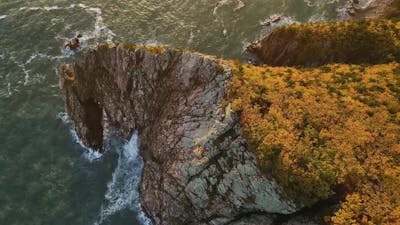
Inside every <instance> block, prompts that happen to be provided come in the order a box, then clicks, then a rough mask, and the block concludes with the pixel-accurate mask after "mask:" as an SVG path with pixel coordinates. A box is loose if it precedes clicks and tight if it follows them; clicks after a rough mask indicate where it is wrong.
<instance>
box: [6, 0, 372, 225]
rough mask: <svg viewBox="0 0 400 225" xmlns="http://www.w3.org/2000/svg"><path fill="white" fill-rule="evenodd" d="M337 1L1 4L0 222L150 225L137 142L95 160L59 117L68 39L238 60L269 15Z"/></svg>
mask: <svg viewBox="0 0 400 225" xmlns="http://www.w3.org/2000/svg"><path fill="white" fill-rule="evenodd" d="M343 2H344V1H339V0H338V1H336V0H309V1H306V0H304V1H303V0H241V1H240V0H221V1H217V0H162V1H160V0H148V1H145V0H101V1H94V0H71V1H66V0H0V224H2V225H3V224H4V225H17V224H18V225H28V224H29V225H64V224H65V225H71V224H73V225H96V224H98V225H100V224H108V225H136V224H150V221H149V220H148V219H147V218H146V216H145V215H144V213H143V212H142V210H141V206H140V203H139V193H138V185H139V183H140V174H141V169H142V167H143V162H142V160H141V158H140V156H139V155H138V149H137V145H136V140H137V135H134V136H133V137H132V138H131V140H121V139H119V138H117V137H110V140H109V141H108V143H107V151H106V153H105V154H104V155H100V154H98V153H95V152H92V151H91V150H90V149H87V148H85V147H84V146H82V145H81V144H80V141H79V140H78V139H77V138H76V135H75V133H74V132H73V131H72V124H71V122H70V121H69V119H68V116H67V115H66V114H65V113H64V107H63V98H62V95H61V93H60V90H59V87H58V72H57V68H58V67H59V65H60V63H65V62H71V61H72V59H73V58H79V56H80V55H81V54H82V52H77V53H75V52H72V51H69V50H68V49H64V45H65V42H66V41H67V40H68V39H70V38H73V37H74V36H76V35H77V34H82V35H83V37H82V38H81V41H82V43H83V47H84V48H91V47H94V46H95V45H96V44H98V43H105V42H134V43H137V44H144V45H153V44H163V45H169V46H172V47H179V48H187V49H190V50H195V51H200V52H203V53H208V54H213V55H218V56H221V57H224V58H235V59H239V60H243V57H242V55H241V53H242V51H243V49H244V47H245V46H246V45H247V44H248V43H249V42H250V41H252V40H255V39H257V38H259V37H261V36H262V35H264V34H265V33H267V32H268V31H269V29H270V28H267V27H263V26H260V22H262V21H263V20H264V19H266V18H268V17H269V16H271V15H274V14H284V15H287V16H290V17H291V19H289V20H287V21H286V22H294V21H297V22H307V21H320V20H332V19H335V16H336V13H335V10H336V8H337V7H339V6H342V5H343V4H344V3H343ZM364 2H367V1H366V0H365V1H364Z"/></svg>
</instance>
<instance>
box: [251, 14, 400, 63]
mask: <svg viewBox="0 0 400 225" xmlns="http://www.w3.org/2000/svg"><path fill="white" fill-rule="evenodd" d="M399 27H400V23H396V22H392V21H391V20H358V21H347V22H344V23H339V22H329V23H307V24H293V25H289V26H282V27H278V28H276V29H275V30H274V31H273V33H272V34H271V35H270V36H267V37H266V38H264V39H263V40H261V42H260V43H259V44H256V45H253V46H251V47H250V48H249V49H250V51H252V52H254V53H255V54H256V55H257V56H258V57H259V58H260V59H261V61H262V62H263V63H266V64H268V65H275V66H293V65H300V66H320V65H323V64H327V63H352V64H362V63H368V64H377V63H388V62H391V61H393V60H399V59H400V50H399V46H400V30H399Z"/></svg>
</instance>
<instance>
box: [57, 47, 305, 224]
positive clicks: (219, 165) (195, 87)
mask: <svg viewBox="0 0 400 225" xmlns="http://www.w3.org/2000/svg"><path fill="white" fill-rule="evenodd" d="M66 72H67V76H66V77H65V76H64V75H65V74H64V75H62V76H61V78H60V79H61V83H62V84H63V85H62V88H63V92H64V93H65V100H66V103H65V104H66V110H67V112H68V114H69V116H70V117H71V119H72V120H73V122H74V127H75V130H76V131H77V134H78V136H79V137H80V138H81V139H82V141H83V142H84V143H85V144H86V145H88V146H90V147H92V148H95V149H98V150H100V151H101V148H102V146H103V141H104V138H105V137H104V133H105V132H104V130H105V129H107V126H111V127H113V129H115V130H116V131H117V132H118V134H119V135H120V136H122V137H124V138H129V137H130V136H131V135H132V133H133V132H134V131H138V133H139V149H140V153H141V155H142V157H143V159H144V162H145V166H144V169H143V176H142V183H141V187H140V193H141V202H142V205H143V207H144V209H145V211H146V212H147V213H148V215H149V216H150V217H151V219H152V220H153V222H154V224H229V223H232V224H271V223H272V222H273V220H274V218H276V216H275V215H279V214H283V215H284V214H291V213H294V212H296V211H297V210H298V207H297V206H296V205H295V204H294V203H293V202H292V201H290V200H288V199H285V198H283V197H282V194H281V192H282V191H281V188H280V187H279V186H278V185H277V183H276V182H275V181H274V179H273V178H272V177H270V176H267V175H266V174H265V173H262V172H261V171H260V169H259V166H258V164H257V158H256V156H255V155H254V153H252V152H249V151H248V147H247V142H246V140H245V139H244V138H243V137H242V136H241V126H240V124H239V117H238V115H237V114H236V113H235V112H233V111H232V109H231V107H230V104H229V103H227V102H226V101H225V100H224V99H225V97H226V93H227V87H228V83H229V80H230V78H231V76H232V71H231V68H230V66H229V65H228V64H227V63H225V62H223V61H221V60H219V59H217V58H215V57H210V56H205V55H201V54H198V53H189V52H185V51H180V50H173V49H166V48H163V47H147V48H144V47H138V46H134V45H124V46H123V45H120V46H106V45H103V46H99V47H98V48H97V49H93V50H89V51H87V52H86V53H85V55H84V59H83V60H82V62H80V63H74V64H73V65H72V66H70V67H68V70H67V71H66ZM71 77H73V79H71ZM106 123H107V125H106ZM251 215H257V216H255V217H254V218H253V217H250V218H252V219H249V216H251ZM243 221H244V222H243ZM252 221H253V222H252Z"/></svg>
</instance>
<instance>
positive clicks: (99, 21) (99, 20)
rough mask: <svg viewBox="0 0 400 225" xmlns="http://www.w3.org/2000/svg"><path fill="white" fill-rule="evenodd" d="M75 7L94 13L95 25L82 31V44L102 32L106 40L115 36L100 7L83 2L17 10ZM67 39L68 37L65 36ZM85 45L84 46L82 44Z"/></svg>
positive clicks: (69, 54)
mask: <svg viewBox="0 0 400 225" xmlns="http://www.w3.org/2000/svg"><path fill="white" fill-rule="evenodd" d="M75 8H80V9H84V10H85V11H86V12H87V13H95V19H96V21H95V25H94V26H95V27H94V30H93V31H90V32H86V33H83V37H82V38H81V39H80V40H81V41H82V42H83V43H82V44H83V45H85V44H86V41H87V40H89V39H96V38H100V37H101V35H102V34H104V35H105V37H106V41H108V42H112V40H113V38H114V36H116V35H115V34H114V33H113V32H112V31H111V30H110V29H109V28H108V27H107V26H106V25H105V24H104V20H103V17H102V16H101V15H102V10H101V9H100V8H96V7H88V6H86V5H84V4H71V5H69V6H66V7H61V6H44V7H21V8H20V9H19V10H20V11H23V10H28V11H36V10H45V11H53V10H69V9H75ZM66 39H67V40H68V38H66ZM82 47H85V46H82ZM64 55H65V56H67V57H69V56H71V55H73V53H72V52H70V51H66V54H64Z"/></svg>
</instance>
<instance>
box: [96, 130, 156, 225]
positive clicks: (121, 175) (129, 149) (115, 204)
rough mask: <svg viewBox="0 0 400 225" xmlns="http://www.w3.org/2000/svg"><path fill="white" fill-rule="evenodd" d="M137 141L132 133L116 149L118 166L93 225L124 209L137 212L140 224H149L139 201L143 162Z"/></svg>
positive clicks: (98, 224) (99, 223)
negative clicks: (123, 143)
mask: <svg viewBox="0 0 400 225" xmlns="http://www.w3.org/2000/svg"><path fill="white" fill-rule="evenodd" d="M137 139H138V134H137V133H134V134H133V135H132V138H131V139H130V140H129V142H127V143H126V144H125V145H123V146H122V147H119V148H117V149H116V151H117V153H118V164H117V167H116V168H115V170H114V173H113V175H112V180H111V181H110V182H109V183H108V185H107V192H106V194H105V199H106V203H105V204H103V205H102V207H101V210H100V214H99V219H98V221H97V222H95V223H94V225H101V224H102V223H103V222H104V221H105V220H106V219H107V218H109V217H110V216H112V215H114V214H115V213H117V212H119V211H121V210H124V209H130V210H133V211H135V212H137V213H138V215H137V219H138V221H139V222H140V223H141V224H143V225H150V224H151V220H150V219H149V218H147V217H146V215H145V214H144V212H143V211H142V207H141V205H140V199H139V185H140V179H141V173H142V169H143V160H142V158H141V157H140V155H139V149H138V145H137Z"/></svg>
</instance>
